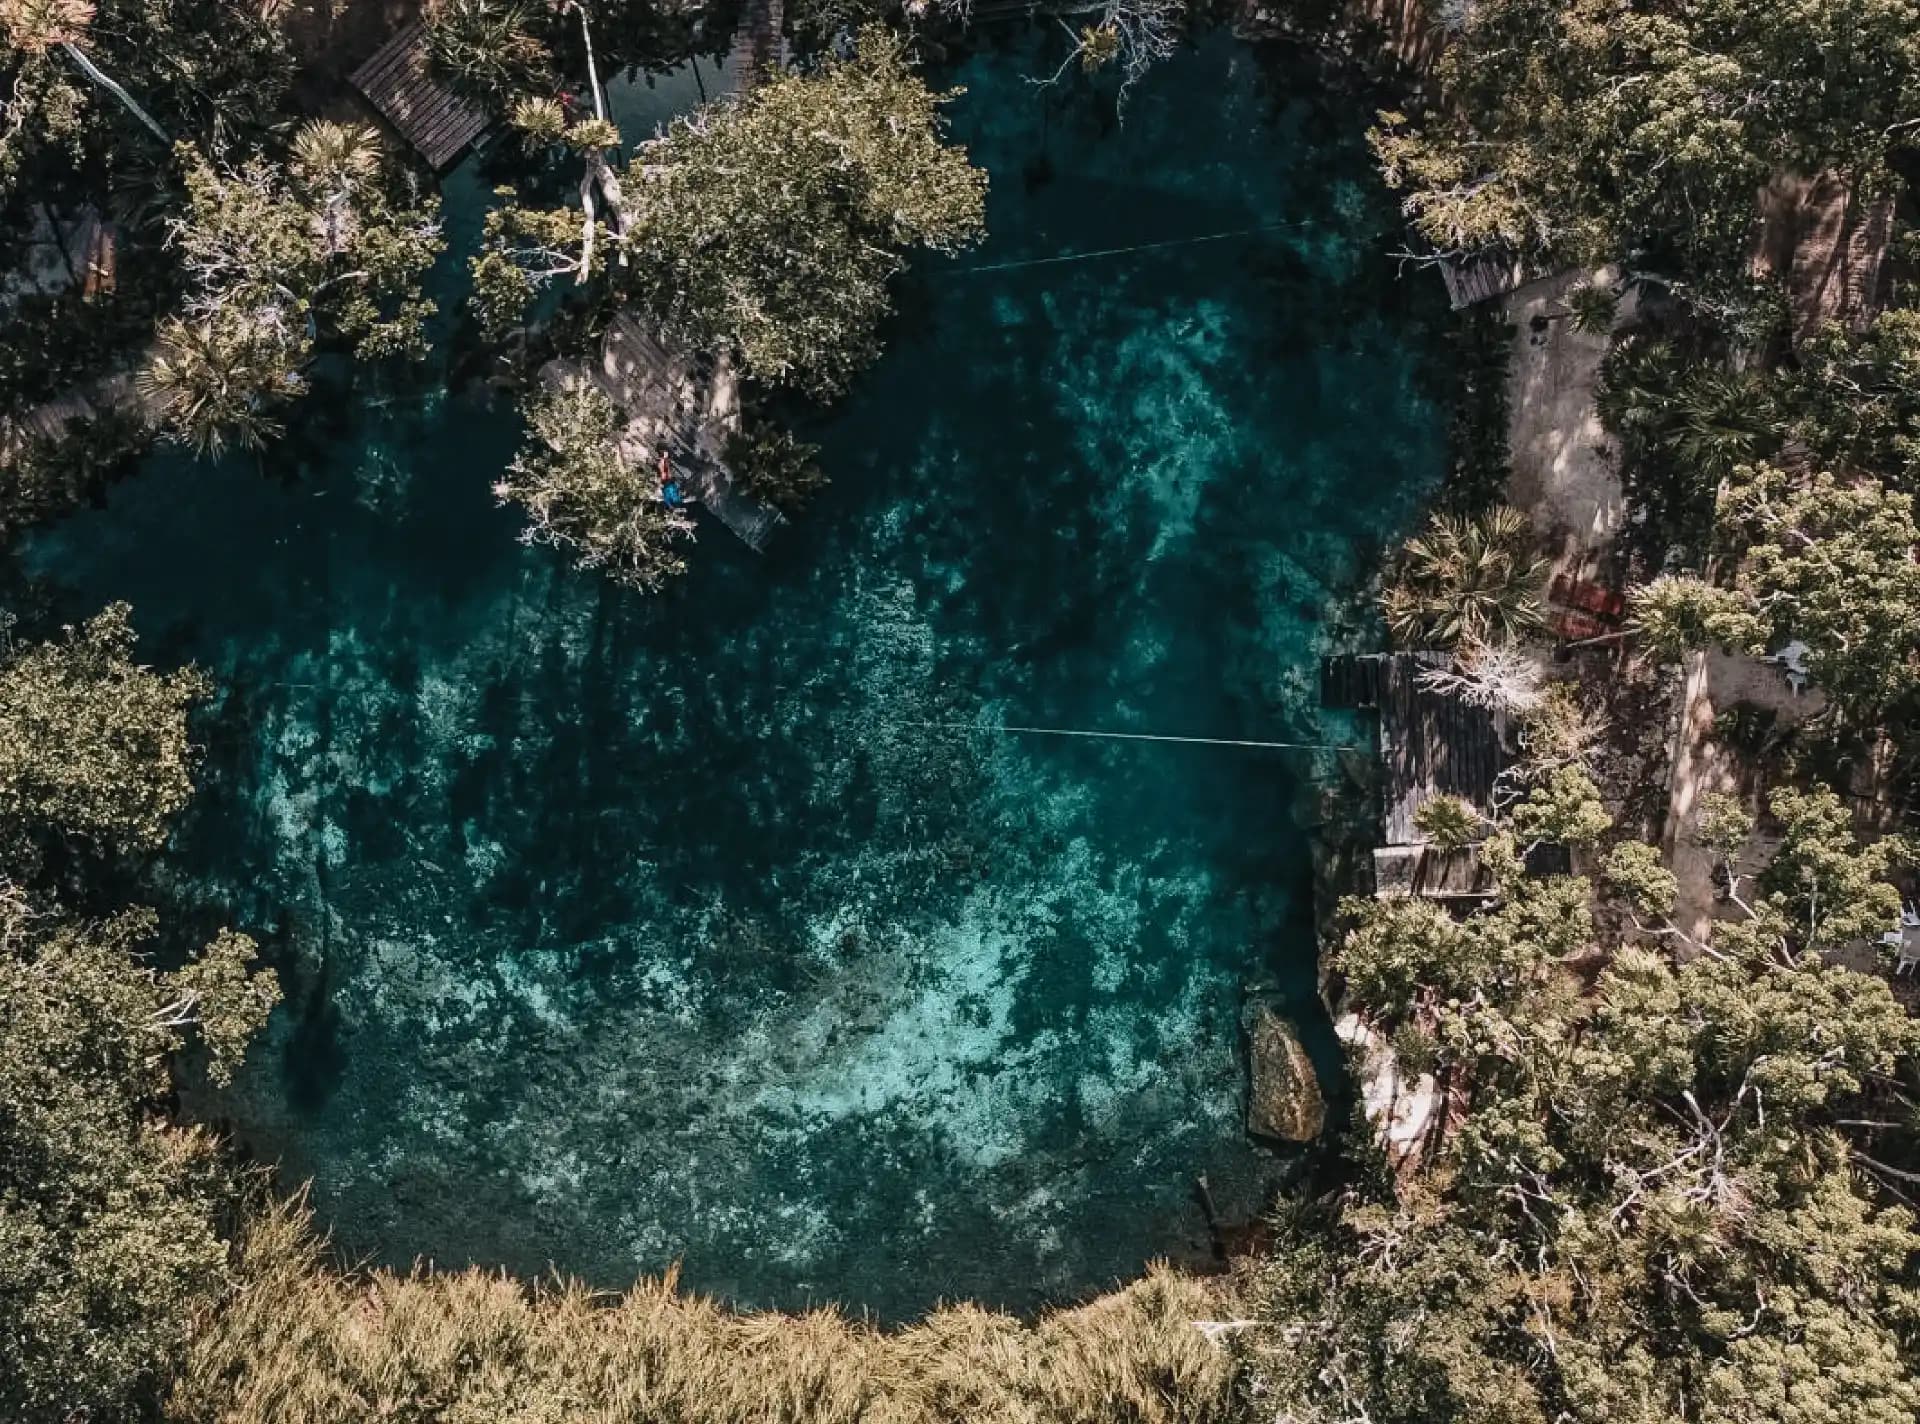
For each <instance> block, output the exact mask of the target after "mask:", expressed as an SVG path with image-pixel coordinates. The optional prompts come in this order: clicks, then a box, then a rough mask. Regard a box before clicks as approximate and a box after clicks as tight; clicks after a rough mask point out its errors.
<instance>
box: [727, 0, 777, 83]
mask: <svg viewBox="0 0 1920 1424" xmlns="http://www.w3.org/2000/svg"><path fill="white" fill-rule="evenodd" d="M786 23H787V14H786V3H785V0H747V4H746V7H745V9H743V10H742V11H741V14H740V24H739V27H738V28H737V29H735V30H734V32H733V48H731V49H730V50H728V51H727V57H726V58H725V59H724V60H722V61H721V64H720V92H721V93H723V94H744V93H745V92H746V91H747V90H749V89H751V88H752V87H753V86H754V85H756V84H758V83H759V82H760V81H761V80H762V79H764V78H766V77H767V74H768V72H769V71H770V70H774V69H785V68H786V67H787V39H786V35H785V34H784V33H782V32H783V31H784V30H785V28H786Z"/></svg>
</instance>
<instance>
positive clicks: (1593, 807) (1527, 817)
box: [1512, 766, 1613, 846]
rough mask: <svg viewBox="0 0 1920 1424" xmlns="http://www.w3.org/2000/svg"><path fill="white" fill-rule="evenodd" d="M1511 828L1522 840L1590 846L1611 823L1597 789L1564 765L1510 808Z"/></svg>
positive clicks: (1579, 772)
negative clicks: (1511, 810) (1511, 814)
mask: <svg viewBox="0 0 1920 1424" xmlns="http://www.w3.org/2000/svg"><path fill="white" fill-rule="evenodd" d="M1512 820H1513V831H1514V834H1515V835H1516V836H1518V837H1519V838H1520V839H1522V840H1531V841H1548V842H1551V843H1553V844H1555V845H1565V846H1589V845H1592V844H1593V843H1594V842H1595V841H1597V840H1599V839H1600V837H1601V836H1602V835H1603V834H1604V833H1605V832H1606V830H1607V828H1608V827H1609V826H1611V825H1612V824H1613V818H1612V817H1611V816H1609V815H1608V814H1607V808H1606V807H1605V806H1604V805H1602V804H1601V801H1600V788H1599V787H1597V786H1595V785H1594V784H1593V778H1592V777H1590V776H1588V775H1587V773H1586V772H1585V771H1583V770H1581V769H1580V768H1579V767H1577V766H1563V767H1561V768H1559V769H1558V770H1557V771H1555V772H1553V774H1552V775H1550V776H1549V777H1548V778H1547V779H1546V780H1545V781H1544V782H1543V783H1541V784H1540V785H1538V786H1536V787H1534V788H1533V789H1532V790H1531V791H1529V792H1528V793H1527V796H1526V799H1525V800H1524V801H1522V802H1521V803H1520V804H1519V805H1517V806H1515V807H1514V808H1513V816H1512Z"/></svg>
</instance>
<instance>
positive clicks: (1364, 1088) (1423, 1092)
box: [1333, 1012, 1445, 1174]
mask: <svg viewBox="0 0 1920 1424" xmlns="http://www.w3.org/2000/svg"><path fill="white" fill-rule="evenodd" d="M1333 1032H1334V1036H1335V1037H1336V1038H1338V1039H1339V1040H1340V1042H1341V1043H1343V1044H1345V1045H1346V1046H1347V1049H1348V1051H1349V1052H1350V1053H1351V1054H1352V1055H1353V1057H1354V1068H1355V1076H1356V1077H1357V1078H1358V1079H1359V1085H1360V1106H1361V1109H1362V1111H1364V1112H1365V1113H1366V1115H1367V1122H1368V1124H1369V1125H1370V1126H1371V1127H1372V1129H1373V1139H1374V1141H1375V1142H1376V1143H1378V1144H1379V1147H1380V1150H1381V1151H1382V1152H1384V1153H1385V1154H1386V1157H1387V1161H1388V1162H1389V1163H1390V1164H1391V1165H1392V1167H1393V1169H1394V1171H1395V1172H1397V1173H1401V1174H1404V1173H1407V1172H1410V1171H1412V1170H1413V1169H1414V1168H1416V1167H1418V1166H1419V1165H1420V1164H1421V1162H1422V1161H1423V1160H1424V1159H1425V1156H1426V1152H1427V1149H1428V1146H1429V1145H1430V1143H1431V1142H1432V1140H1433V1138H1434V1136H1435V1128H1436V1126H1437V1124H1438V1123H1439V1120H1440V1114H1441V1111H1442V1109H1443V1107H1444V1106H1445V1102H1444V1096H1443V1094H1442V1093H1441V1091H1440V1085H1439V1083H1438V1082H1436V1081H1435V1079H1434V1076H1433V1074H1431V1073H1419V1074H1415V1075H1414V1076H1412V1077H1409V1076H1408V1075H1407V1073H1406V1070H1405V1069H1404V1068H1402V1067H1401V1065H1400V1058H1399V1055H1398V1054H1396V1053H1395V1052H1394V1051H1393V1045H1392V1044H1391V1043H1389V1042H1388V1041H1387V1036H1386V1035H1385V1034H1383V1033H1381V1032H1380V1030H1379V1029H1377V1028H1375V1027H1374V1026H1373V1025H1372V1024H1370V1023H1368V1022H1367V1021H1366V1020H1365V1019H1363V1018H1362V1017H1360V1015H1359V1014H1356V1013H1352V1012H1348V1013H1345V1014H1342V1015H1341V1016H1340V1018H1339V1020H1338V1022H1336V1023H1335V1024H1334V1026H1333Z"/></svg>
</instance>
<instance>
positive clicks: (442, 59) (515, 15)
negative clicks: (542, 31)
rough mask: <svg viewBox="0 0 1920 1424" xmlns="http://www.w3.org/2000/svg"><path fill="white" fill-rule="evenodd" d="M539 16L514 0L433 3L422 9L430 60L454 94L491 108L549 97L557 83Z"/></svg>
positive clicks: (533, 8) (534, 10)
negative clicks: (530, 97)
mask: <svg viewBox="0 0 1920 1424" xmlns="http://www.w3.org/2000/svg"><path fill="white" fill-rule="evenodd" d="M538 16H539V11H538V10H537V9H536V8H535V7H533V6H531V5H523V4H519V3H517V0H432V3H430V4H428V5H426V6H425V7H424V8H423V9H422V10H421V18H422V19H423V20H424V21H425V23H426V27H427V58H428V61H429V63H430V64H431V65H432V66H433V70H434V72H435V73H436V74H438V75H439V76H440V77H441V78H442V79H445V80H446V81H447V82H448V83H449V84H450V85H452V86H453V87H454V88H455V89H457V90H459V91H460V92H462V93H465V94H468V95H471V96H472V97H474V98H476V99H479V100H481V101H482V102H484V103H487V104H489V105H492V106H499V105H502V104H506V103H509V102H511V101H512V100H513V99H514V98H515V97H516V96H519V95H524V94H528V93H533V94H546V93H549V92H551V91H552V89H553V88H554V86H555V84H556V83H557V80H556V78H555V72H554V65H553V55H552V54H551V53H550V52H549V51H548V49H547V46H546V44H545V42H544V41H543V40H542V39H541V38H540V35H539V32H538V31H539V26H538Z"/></svg>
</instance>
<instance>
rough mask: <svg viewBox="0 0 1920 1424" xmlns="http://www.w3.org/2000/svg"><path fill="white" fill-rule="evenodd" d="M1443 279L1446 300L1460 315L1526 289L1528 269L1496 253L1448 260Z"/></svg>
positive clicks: (1510, 255)
mask: <svg viewBox="0 0 1920 1424" xmlns="http://www.w3.org/2000/svg"><path fill="white" fill-rule="evenodd" d="M1440 276H1441V278H1442V279H1443V280H1444V281H1445V282H1446V284H1447V300H1448V301H1449V302H1451V303H1452V304H1453V309H1454V310H1455V311H1459V310H1460V309H1461V308H1462V307H1470V306H1474V305H1476V304H1478V303H1480V302H1486V301H1492V300H1493V299H1494V298H1495V297H1504V296H1506V295H1507V293H1509V292H1511V291H1513V290H1514V289H1515V288H1517V287H1522V286H1525V285H1526V282H1527V265H1526V263H1525V262H1523V261H1522V260H1521V259H1520V258H1519V257H1517V256H1515V255H1514V254H1513V253H1511V252H1506V251H1502V250H1499V249H1495V250H1493V251H1490V252H1480V253H1475V254H1474V255H1473V256H1471V257H1465V258H1452V257H1449V258H1446V259H1444V260H1443V261H1442V262H1441V263H1440Z"/></svg>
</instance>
